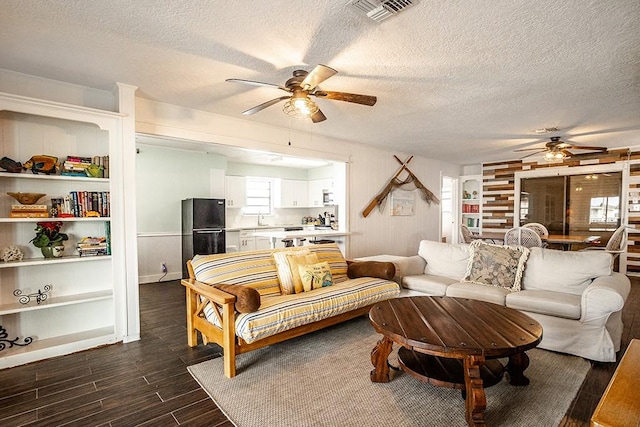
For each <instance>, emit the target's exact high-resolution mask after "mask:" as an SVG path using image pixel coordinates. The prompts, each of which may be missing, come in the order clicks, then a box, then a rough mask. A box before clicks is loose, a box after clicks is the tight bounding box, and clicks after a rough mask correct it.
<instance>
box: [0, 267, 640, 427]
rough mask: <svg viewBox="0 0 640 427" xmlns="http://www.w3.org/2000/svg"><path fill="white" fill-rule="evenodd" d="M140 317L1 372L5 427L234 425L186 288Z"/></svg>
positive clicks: (585, 405) (579, 420) (585, 400)
mask: <svg viewBox="0 0 640 427" xmlns="http://www.w3.org/2000/svg"><path fill="white" fill-rule="evenodd" d="M632 283H633V285H634V286H632V292H631V295H630V296H629V299H628V301H627V304H626V307H625V309H624V312H623V319H624V324H625V330H624V335H623V344H622V345H623V350H624V349H626V347H627V345H628V343H629V341H630V340H631V339H632V338H640V314H637V313H640V280H638V279H634V280H633V281H632ZM140 311H141V313H140V317H141V334H142V339H141V340H140V341H137V342H133V343H129V344H115V345H111V346H106V347H102V348H98V349H94V350H88V351H84V352H80V353H76V354H71V355H68V356H61V357H57V358H53V359H49V360H45V361H41V362H36V363H32V364H29V365H25V366H19V367H16V368H11V369H5V370H0V426H3V427H8V426H23V425H30V426H61V425H64V426H81V427H86V426H113V427H115V426H126V427H129V426H162V427H165V426H176V425H180V426H208V427H211V426H220V427H231V426H232V424H231V423H230V422H229V421H228V420H227V418H226V417H225V416H224V414H223V413H222V412H221V411H220V410H219V409H218V408H217V407H216V405H215V404H214V403H213V402H212V401H211V400H210V399H209V397H208V396H207V394H206V393H205V392H204V391H203V390H202V389H201V388H200V387H199V386H198V384H197V383H196V382H195V380H193V378H192V377H191V375H190V374H189V373H188V372H187V369H186V367H187V366H188V365H191V364H194V363H198V362H201V361H204V360H207V359H211V358H214V357H219V355H220V348H219V347H217V346H215V345H212V346H203V345H200V346H198V347H197V348H196V349H191V348H189V347H187V344H186V330H185V301H184V288H183V287H182V286H180V284H179V282H178V281H171V282H163V283H154V284H145V285H141V286H140ZM1 356H2V354H0V357H1ZM621 356H622V352H621V353H620V354H619V355H618V359H620V357H621ZM615 367H616V364H615V363H595V362H594V363H592V367H591V370H590V371H589V374H588V375H587V378H586V379H585V381H584V384H583V385H582V387H581V389H580V391H579V392H578V394H577V396H576V398H575V399H574V401H573V403H572V404H571V407H570V408H569V410H568V411H567V414H566V416H565V417H564V419H563V421H562V422H561V424H560V425H561V426H562V427H568V426H588V425H589V417H590V416H591V413H592V412H593V410H594V409H595V406H596V405H597V403H598V400H599V399H600V396H601V395H602V393H603V392H604V389H605V387H606V385H607V383H608V382H609V379H610V378H611V376H612V375H613V372H614V370H615ZM220 375H221V376H222V372H220ZM240 375H242V373H240Z"/></svg>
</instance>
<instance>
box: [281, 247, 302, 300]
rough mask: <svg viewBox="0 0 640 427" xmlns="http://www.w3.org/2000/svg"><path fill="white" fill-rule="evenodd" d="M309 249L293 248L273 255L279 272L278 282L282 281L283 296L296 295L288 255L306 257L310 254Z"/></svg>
mask: <svg viewBox="0 0 640 427" xmlns="http://www.w3.org/2000/svg"><path fill="white" fill-rule="evenodd" d="M309 253H310V252H309V248H291V249H287V250H283V251H276V252H274V253H273V261H274V262H275V263H276V269H277V271H278V280H279V281H280V292H281V293H282V295H291V294H295V293H296V290H295V286H294V282H293V273H292V272H291V266H290V265H289V260H288V259H287V255H291V254H296V255H305V254H309Z"/></svg>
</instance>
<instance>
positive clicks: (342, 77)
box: [0, 0, 640, 164]
mask: <svg viewBox="0 0 640 427" xmlns="http://www.w3.org/2000/svg"><path fill="white" fill-rule="evenodd" d="M0 6H1V13H0V68H4V69H8V70H13V71H17V72H22V73H27V74H31V75H36V76H42V77H47V78H52V79H56V80H61V81H66V82H71V83H76V84H80V85H87V86H91V87H96V88H101V89H111V88H112V85H113V82H114V81H120V82H124V83H128V84H132V85H135V86H138V87H139V91H138V95H139V96H142V97H146V98H150V99H154V100H159V101H163V102H168V103H172V104H177V105H182V106H185V107H190V108H196V109H200V110H205V111H211V112H214V113H219V114H224V115H228V116H233V117H240V118H245V119H246V120H251V121H256V122H263V123H269V124H272V125H276V126H283V127H288V126H291V127H292V128H295V129H300V130H305V131H309V132H313V133H314V134H323V135H327V136H332V137H337V138H342V139H346V140H353V141H358V142H362V143H365V144H372V145H376V146H386V147H393V148H394V149H397V150H402V151H405V152H409V153H413V154H418V155H423V156H426V157H429V158H434V159H442V160H447V161H452V162H456V163H460V164H470V163H477V162H479V161H490V160H503V159H510V158H517V154H516V153H513V151H512V150H513V149H516V148H530V147H537V146H542V145H543V143H544V142H545V141H546V139H545V138H546V136H545V137H540V136H539V135H536V134H535V133H534V132H533V130H534V129H537V128H542V127H552V126H553V127H558V128H560V129H561V130H560V131H559V132H555V133H553V134H552V135H560V136H562V137H563V139H568V140H570V141H571V142H574V143H576V144H582V145H604V146H607V147H610V148H615V147H621V146H631V145H640V30H639V28H640V1H638V0H615V1H602V0H537V1H531V0H527V1H524V0H492V1H485V0H422V1H421V2H420V3H419V4H418V5H417V6H414V7H412V8H409V9H407V10H405V11H404V12H402V13H401V14H399V15H397V16H395V17H393V18H390V19H388V20H387V21H384V22H383V23H381V24H379V23H376V22H374V21H372V20H369V19H368V18H367V17H366V16H363V15H361V14H360V13H358V12H357V11H356V10H355V9H353V8H351V7H349V6H347V0H323V1H317V0H297V1H291V0H270V1H256V0H225V1H223V0H208V1H206V0H183V1H176V0H173V1H158V0H136V1H130V0H111V1H102V0H51V1H40V0H0ZM318 63H321V64H325V65H328V66H331V67H333V68H335V69H336V70H338V72H339V73H338V74H337V75H335V76H334V77H331V78H330V79H329V80H327V81H325V82H324V83H323V84H321V85H320V87H321V88H322V89H325V90H332V91H347V92H352V93H362V94H368V95H376V96H377V97H378V103H377V104H376V105H375V106H373V107H366V106H360V105H356V104H349V103H344V102H340V101H331V100H326V99H321V100H318V104H319V105H320V108H321V109H322V111H323V112H324V114H325V115H326V116H327V120H326V121H325V122H322V123H318V124H312V123H311V122H310V121H307V120H303V121H300V120H294V119H289V118H288V117H287V116H286V115H285V114H284V113H283V112H282V103H280V104H277V105H274V106H272V107H269V108H268V109H266V110H263V111H261V112H259V113H257V114H255V115H253V116H242V115H241V114H240V113H241V112H242V111H244V110H246V109H248V108H250V107H253V106H255V105H257V104H260V103H262V102H265V101H268V100H270V99H272V98H276V97H279V96H282V95H286V94H285V93H284V92H282V91H279V90H277V89H273V88H265V87H254V86H246V85H240V84H237V83H228V82H225V81H224V80H225V79H227V78H241V79H250V80H258V81H263V82H269V83H276V84H284V82H285V81H286V80H287V79H288V78H289V77H290V76H291V72H292V71H293V70H295V69H300V68H302V69H307V70H311V69H312V68H313V67H314V66H315V65H316V64H318Z"/></svg>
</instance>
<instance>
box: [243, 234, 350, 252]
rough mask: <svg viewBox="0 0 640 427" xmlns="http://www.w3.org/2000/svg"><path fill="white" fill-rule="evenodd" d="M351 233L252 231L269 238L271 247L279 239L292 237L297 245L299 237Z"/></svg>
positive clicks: (337, 235) (317, 237)
mask: <svg viewBox="0 0 640 427" xmlns="http://www.w3.org/2000/svg"><path fill="white" fill-rule="evenodd" d="M350 234H351V233H350V232H348V231H338V230H303V231H256V232H255V233H253V236H254V237H268V238H269V239H271V247H272V248H275V247H276V242H277V241H278V240H279V239H293V241H294V242H295V245H296V246H297V245H298V242H297V239H301V238H303V237H304V238H315V239H322V238H325V237H343V236H349V235H350Z"/></svg>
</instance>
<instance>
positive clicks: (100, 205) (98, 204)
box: [51, 191, 111, 218]
mask: <svg viewBox="0 0 640 427" xmlns="http://www.w3.org/2000/svg"><path fill="white" fill-rule="evenodd" d="M110 197H111V196H110V194H109V192H108V191H71V192H70V193H69V194H68V195H66V196H64V197H56V198H52V199H51V207H52V208H53V209H55V211H56V215H57V216H61V215H62V216H69V215H71V216H74V217H78V218H81V217H85V216H101V217H108V216H110V215H111V208H110Z"/></svg>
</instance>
